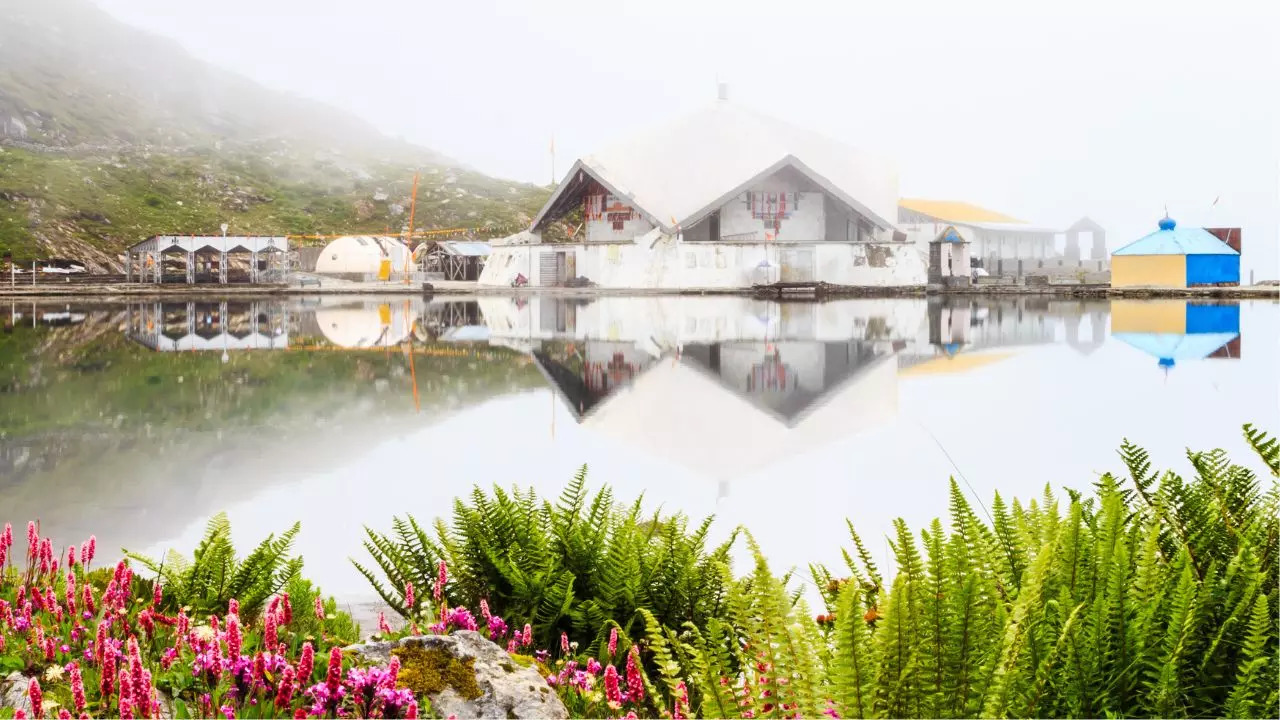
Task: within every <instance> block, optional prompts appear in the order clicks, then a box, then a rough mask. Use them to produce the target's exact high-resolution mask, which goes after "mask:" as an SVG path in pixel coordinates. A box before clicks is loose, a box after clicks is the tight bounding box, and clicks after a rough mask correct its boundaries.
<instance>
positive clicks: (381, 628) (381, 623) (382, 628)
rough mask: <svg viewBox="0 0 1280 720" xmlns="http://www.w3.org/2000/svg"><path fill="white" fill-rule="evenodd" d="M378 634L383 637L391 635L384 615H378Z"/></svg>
mask: <svg viewBox="0 0 1280 720" xmlns="http://www.w3.org/2000/svg"><path fill="white" fill-rule="evenodd" d="M378 632H380V633H382V634H383V635H390V634H391V626H390V625H388V624H387V616H386V614H385V613H381V612H380V613H378Z"/></svg>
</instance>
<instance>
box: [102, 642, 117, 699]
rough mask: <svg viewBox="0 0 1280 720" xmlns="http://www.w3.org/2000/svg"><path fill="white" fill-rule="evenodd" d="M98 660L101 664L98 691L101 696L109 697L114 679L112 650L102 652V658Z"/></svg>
mask: <svg viewBox="0 0 1280 720" xmlns="http://www.w3.org/2000/svg"><path fill="white" fill-rule="evenodd" d="M99 662H100V663H101V664H102V673H101V680H100V682H99V686H98V692H99V693H100V694H101V695H102V697H103V698H109V697H111V693H112V692H113V691H114V689H115V688H114V687H113V686H114V684H115V681H116V654H115V653H114V652H103V653H102V659H101V660H99Z"/></svg>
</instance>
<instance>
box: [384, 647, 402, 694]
mask: <svg viewBox="0 0 1280 720" xmlns="http://www.w3.org/2000/svg"><path fill="white" fill-rule="evenodd" d="M399 679H400V658H399V656H397V655H392V656H391V661H390V662H388V663H387V674H386V677H385V678H384V679H383V682H384V684H385V686H386V687H389V688H392V689H394V688H395V686H396V681H397V680H399Z"/></svg>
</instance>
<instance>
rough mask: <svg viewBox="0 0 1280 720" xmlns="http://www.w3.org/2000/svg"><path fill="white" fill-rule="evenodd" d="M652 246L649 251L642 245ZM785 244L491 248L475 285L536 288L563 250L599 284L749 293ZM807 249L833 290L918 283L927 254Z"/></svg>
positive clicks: (843, 246)
mask: <svg viewBox="0 0 1280 720" xmlns="http://www.w3.org/2000/svg"><path fill="white" fill-rule="evenodd" d="M651 244H652V247H651V246H650V245H651ZM788 247H793V246H790V245H787V244H776V243H772V244H765V243H744V244H738V243H690V242H678V241H675V240H674V239H672V238H670V237H667V236H662V235H659V234H657V231H653V232H651V233H650V234H649V235H647V236H644V237H642V238H640V239H639V240H638V241H637V242H635V243H629V244H627V243H623V244H610V245H582V244H576V245H571V244H565V245H525V246H495V247H494V248H493V253H492V254H491V255H490V256H489V261H488V262H487V263H486V264H485V267H484V271H483V272H482V273H481V274H480V280H479V284H480V285H482V286H487V287H509V286H510V285H511V281H512V280H514V279H515V276H516V275H517V274H518V273H523V274H524V275H525V276H526V277H527V278H528V279H529V282H530V284H531V285H538V283H539V278H538V258H539V256H540V253H542V252H544V251H571V252H573V253H574V254H575V257H576V263H577V267H576V272H577V274H578V275H581V276H583V277H586V278H588V279H590V280H591V281H592V282H594V283H596V284H597V285H598V286H600V287H605V288H615V289H628V288H630V289H666V290H680V289H698V288H706V289H729V288H743V289H745V288H749V287H751V285H752V284H753V277H754V271H755V268H756V266H757V265H758V264H760V262H761V261H764V260H768V261H769V262H770V263H772V264H775V265H777V264H780V263H781V258H782V252H783V249H784V248H788ZM800 247H801V248H804V249H811V250H812V251H813V252H812V257H813V259H814V268H813V278H814V279H815V280H817V281H822V282H827V283H831V284H835V285H853V286H863V287H900V286H917V285H924V284H925V281H926V274H927V273H926V270H927V256H926V255H924V254H922V253H921V252H920V251H919V250H917V249H916V248H915V246H913V245H911V244H909V243H895V244H883V243H880V244H867V243H838V242H821V243H814V244H812V245H802V246H800Z"/></svg>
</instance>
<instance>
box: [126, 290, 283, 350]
mask: <svg viewBox="0 0 1280 720" xmlns="http://www.w3.org/2000/svg"><path fill="white" fill-rule="evenodd" d="M125 333H126V334H127V335H128V336H129V337H130V338H132V339H133V340H136V341H137V342H139V343H141V344H142V345H145V346H146V347H149V348H151V349H152V350H156V351H160V352H183V351H197V350H219V351H222V352H224V353H225V352H228V351H230V350H277V349H285V348H287V347H289V322H288V313H287V312H286V311H285V309H284V306H283V304H281V303H280V302H278V301H244V302H234V301H220V302H158V301H157V302H149V303H141V304H134V305H130V306H129V307H128V309H127V311H126V313H125Z"/></svg>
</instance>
